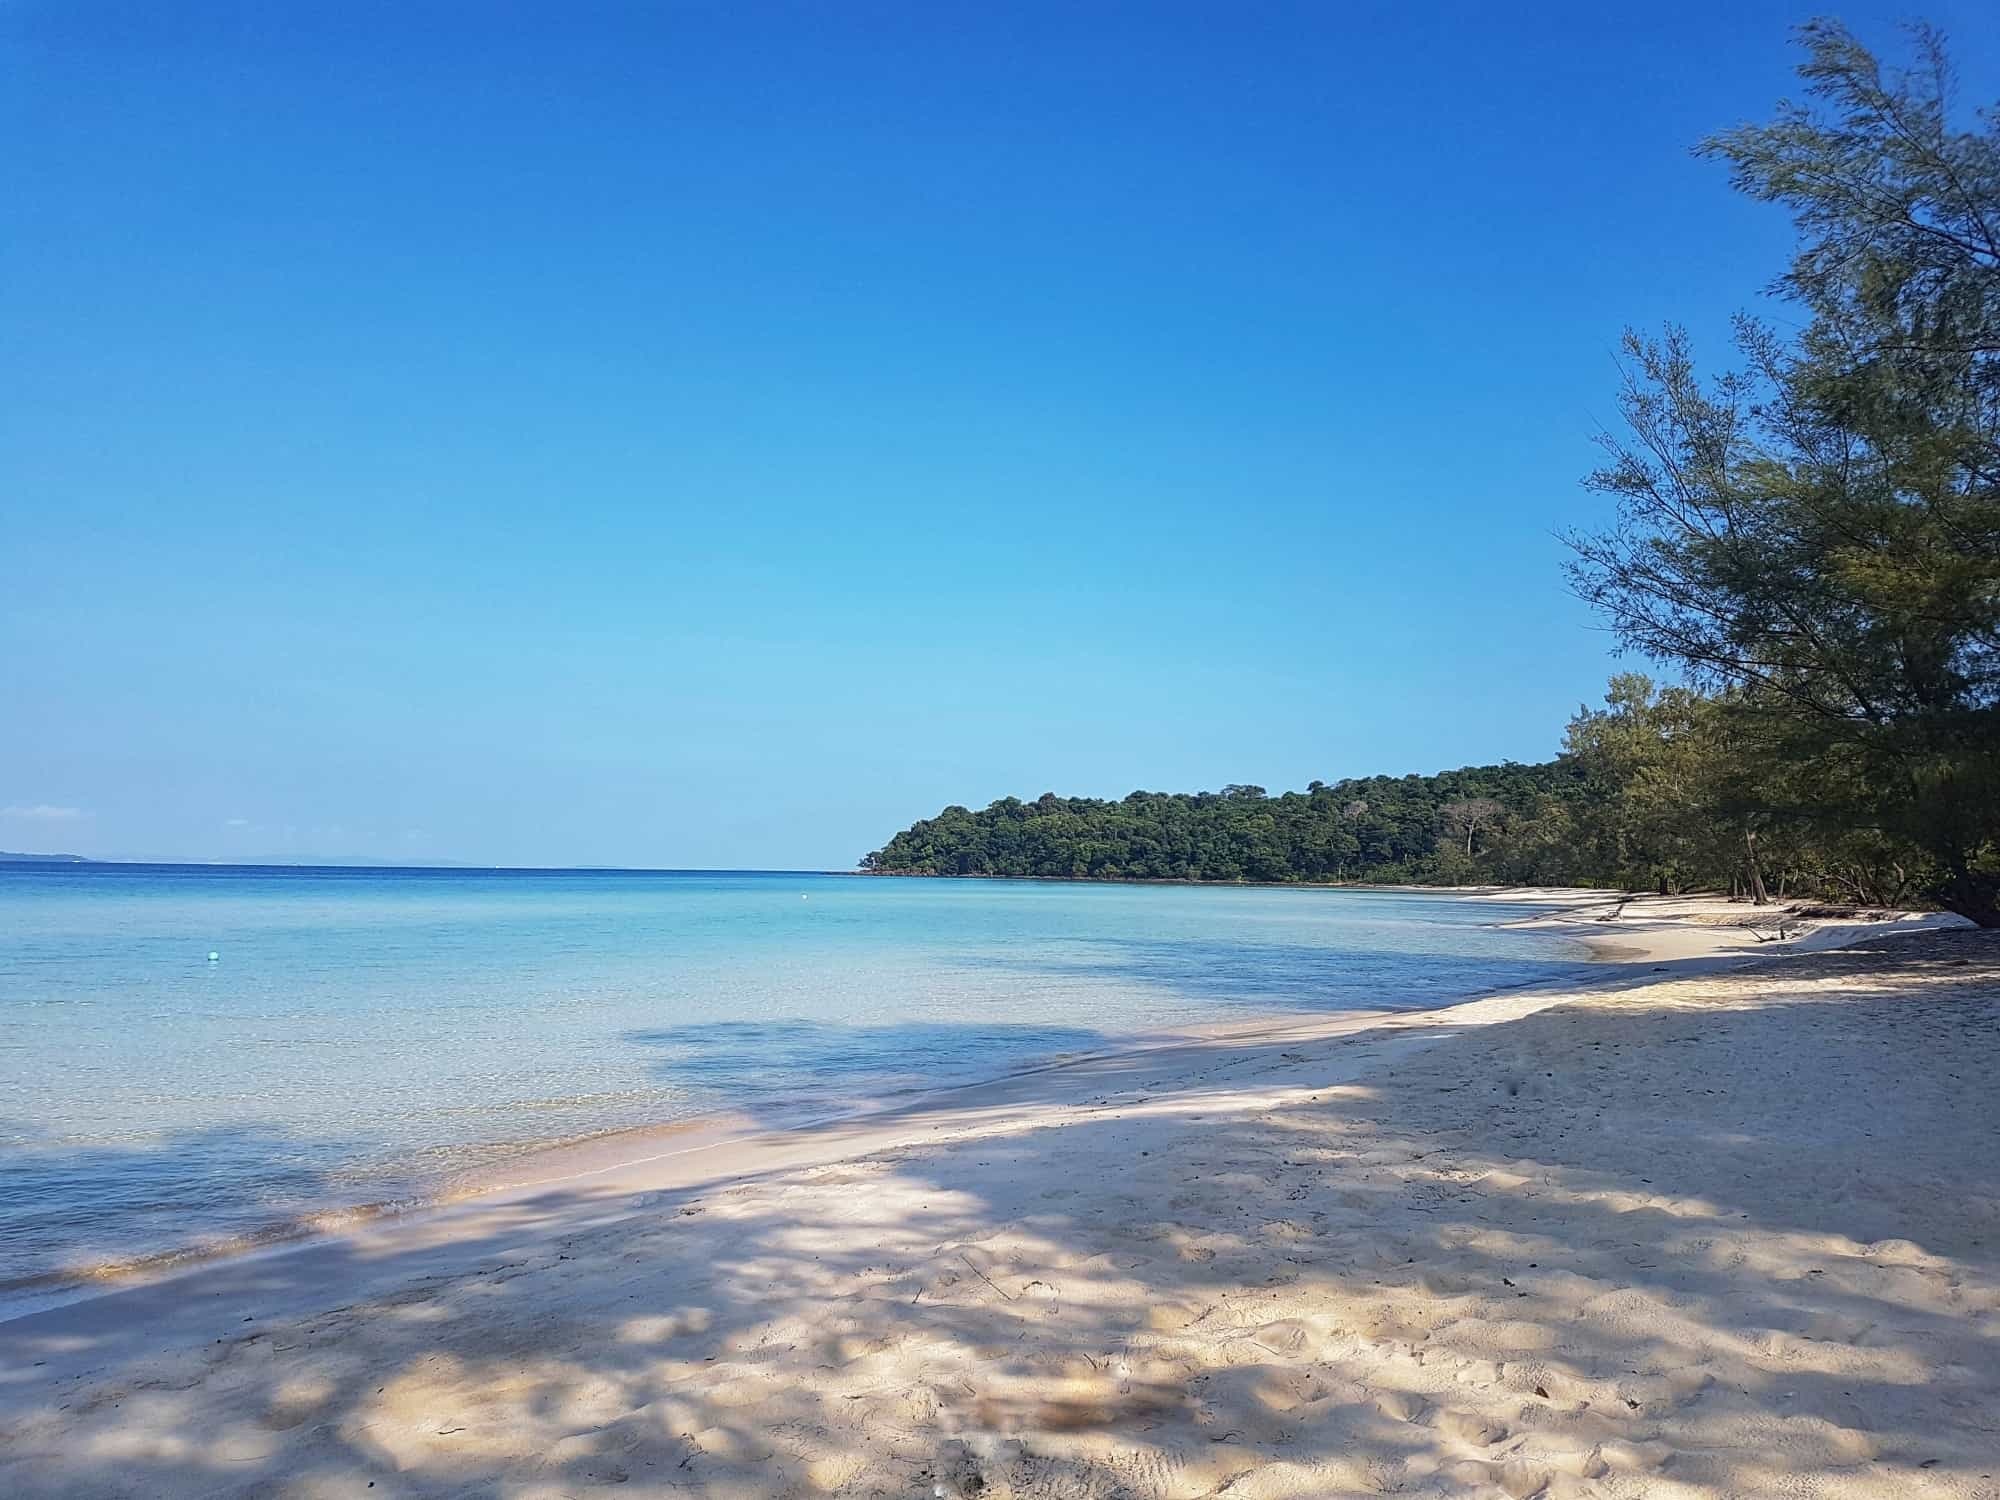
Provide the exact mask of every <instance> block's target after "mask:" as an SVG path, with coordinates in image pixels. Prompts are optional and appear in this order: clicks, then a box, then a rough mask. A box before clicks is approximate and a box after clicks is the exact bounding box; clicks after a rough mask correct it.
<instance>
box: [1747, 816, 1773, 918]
mask: <svg viewBox="0 0 2000 1500" xmlns="http://www.w3.org/2000/svg"><path fill="white" fill-rule="evenodd" d="M1743 854H1744V858H1745V859H1746V860H1747V861H1748V862H1749V866H1750V900H1751V902H1752V903H1753V904H1754V905H1757V906H1769V905H1770V904H1771V893H1770V892H1769V891H1767V890H1765V889H1764V872H1763V871H1762V870H1761V869H1759V868H1758V867H1757V835H1756V834H1754V833H1752V832H1751V831H1750V830H1749V829H1747V828H1746V829H1744V830H1743Z"/></svg>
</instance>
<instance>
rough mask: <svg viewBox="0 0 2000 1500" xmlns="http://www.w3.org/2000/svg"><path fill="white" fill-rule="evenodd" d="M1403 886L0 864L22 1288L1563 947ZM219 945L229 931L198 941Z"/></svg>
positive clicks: (17, 1279) (12, 1232)
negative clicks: (658, 1142)
mask: <svg viewBox="0 0 2000 1500" xmlns="http://www.w3.org/2000/svg"><path fill="white" fill-rule="evenodd" d="M1519 914H1520V913H1519V912H1518V911H1516V910H1515V909H1512V908H1508V907H1504V906H1493V905H1488V904H1483V903H1481V904H1475V903H1466V902H1459V901H1453V900H1450V899H1447V898H1436V897H1427V896H1422V895H1410V894H1402V893H1375V892H1353V891H1323V890H1321V891H1315V890H1269V889H1247V888H1213V887H1201V888H1195V887H1185V886H1130V885H1069V884H1051V883H1039V882H1011V881H987V880H962V881H935V880H893V879H890V880H885V879H869V878H863V877H854V876H825V875H788V874H699V873H623V872H619V873H598V872H583V871H565V872H539V871H476V872H470V871H416V870H285V869H256V870H251V869H233V868H218V867H209V866H129V865H127V866H120V865H109V866H103V865H100V866H67V867H65V866H22V865H14V866H8V865H0V1303H4V1300H5V1299H6V1298H7V1296H8V1293H9V1290H10V1289H11V1291H12V1293H13V1294H14V1297H15V1300H16V1302H17V1304H18V1300H19V1299H20V1298H21V1297H24V1296H27V1295H28V1294H29V1290H28V1288H29V1285H34V1286H36V1287H37V1288H38V1291H37V1295H40V1294H41V1291H42V1290H45V1286H44V1284H45V1281H46V1278H48V1277H49V1276H51V1275H52V1274H54V1273H56V1272H58V1271H61V1270H64V1269H66V1268H68V1269H73V1268H77V1267H82V1266H89V1265H96V1264H102V1263H105V1262H111V1261H122V1260H128V1259H132V1258H136V1257H141V1256H146V1255H152V1254H157V1253H160V1252H162V1251H166V1250H169V1249H179V1248H183V1247H189V1246H194V1245H199V1244H203V1243H212V1242H217V1241H223V1240H228V1239H231V1238H233V1237H239V1236H254V1235H257V1234H259V1233H262V1232H265V1231H268V1230H269V1229H270V1228H271V1227H272V1226H274V1225H277V1224H281V1223H284V1222H287V1221H290V1220H295V1219H297V1218H299V1217H301V1216H303V1215H306V1214H310V1213H313V1212H316V1211H320V1210H324V1209H328V1208H338V1207H342V1206H349V1205H358V1204H369V1203H382V1202H398V1201H410V1200H415V1199H420V1198H421V1197H422V1196H423V1195H424V1194H425V1193H426V1192H427V1191H428V1190H429V1189H430V1188H431V1187H432V1186H434V1185H435V1184H436V1182H437V1181H438V1180H439V1179H440V1177H442V1176H443V1175H444V1174H446V1173H448V1172H451V1171H453V1170H455V1169H459V1168H464V1167H469V1166H477V1165H480V1164H482V1163H485V1162H489V1161H492V1160H495V1159H498V1158H500V1157H502V1156H504V1155H507V1154H509V1153H515V1152H519V1151H522V1150H524V1149H528V1148H531V1147H533V1146H535V1145H537V1144H542V1143H546V1142H549V1141H553V1140H560V1139H564V1138H568V1137H574V1136H578V1135H583V1134H587V1133H590V1132H594V1131H602V1130H609V1129H616V1128H621V1127H627V1126H635V1125H645V1124H655V1123H661V1122H666V1121H672V1120H676V1119H682V1118H686V1117H690V1116H694V1115H699V1114H704V1113H710V1112H713V1111H717V1110H723V1109H730V1110H738V1111H742V1112H746V1113H748V1114H750V1115H753V1116H756V1117H758V1118H762V1119H768V1120H771V1121H779V1122H781V1121H784V1120H790V1119H799V1118H803V1117H805V1116H809V1115H812V1114H817V1113H825V1112H827V1111H829V1110H832V1109H836V1108H839V1107H843V1106H845V1105H849V1104H852V1103H856V1102H859V1101H863V1100H871V1099H881V1098H885V1097H888V1096H891V1095H893V1094H894V1093H895V1092H897V1091H899V1090H905V1089H911V1088H918V1087H934V1086H937V1085H940V1084H950V1083H954V1082H962V1081H968V1080H971V1079H975V1078H981V1077H990V1076H992V1075H995V1074H998V1073H1003V1072H1006V1071H1009V1070H1011V1069H1013V1068H1016V1067H1018V1066H1020V1065H1022V1064H1024V1063H1026V1062H1029V1061H1031V1060H1033V1059H1035V1058H1038V1057H1045V1056H1048V1055H1050V1054H1054V1053H1062V1052H1074V1051H1082V1050H1089V1049H1093V1048H1097V1047H1101V1046H1104V1045H1107V1044H1109V1043H1114V1042H1116V1041H1117V1040H1118V1039H1120V1038H1125V1037H1131V1036H1134V1035H1137V1034H1142V1033H1158V1032H1171V1031H1173V1030H1175V1029H1177V1028H1182V1027H1186V1026H1189V1025H1191V1024H1199V1023H1212V1022H1216V1021H1219V1020H1228V1019H1231V1018H1249V1017H1253V1016H1258V1015H1269V1014H1273V1013H1277V1012H1304V1011H1333V1010H1341V1009H1353V1008H1375V1007H1382V1006H1405V1007H1410V1006H1423V1005H1430V1004H1436V1003H1439V1002H1441V1001H1444V1000H1449V999H1454V998H1458V997H1462V996H1465V995H1468V994H1474V993H1481V992H1485V991H1488V990H1492V989H1496V988H1502V987H1508V986H1515V985H1521V984H1529V983H1534V982H1537V981H1541V980H1546V979H1551V978H1555V977H1559V976H1561V975H1563V974H1565V973H1570V972H1574V971H1575V970H1576V969H1578V968H1580V967H1581V966H1582V965H1581V964H1580V962H1579V960H1580V958H1581V955H1580V953H1579V952H1578V950H1577V949H1576V948H1575V947H1574V946H1573V945H1571V944H1568V943H1566V942H1563V941H1561V940H1559V939H1555V938H1551V937H1546V936H1536V935H1530V934H1525V933H1521V932H1496V931H1494V930H1492V926H1491V924H1493V923H1495V922H1497V921H1502V920H1505V919H1507V918H1508V917H1510V916H1515V915H1519ZM211 951H214V952H215V953H217V954H218V958H217V960H216V961H215V962H212V963H211V962H210V961H209V959H208V955H209V953H210V952H211Z"/></svg>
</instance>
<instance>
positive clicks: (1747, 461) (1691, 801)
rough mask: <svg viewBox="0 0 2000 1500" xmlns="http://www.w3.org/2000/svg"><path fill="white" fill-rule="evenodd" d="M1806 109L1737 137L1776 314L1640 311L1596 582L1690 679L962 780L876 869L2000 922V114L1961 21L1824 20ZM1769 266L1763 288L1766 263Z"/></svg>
mask: <svg viewBox="0 0 2000 1500" xmlns="http://www.w3.org/2000/svg"><path fill="white" fill-rule="evenodd" d="M1801 41H1802V43H1803V45H1804V49H1805V54H1806V55H1805V60H1804V62H1803V63H1802V65H1801V66H1800V69H1799V73H1800V77H1801V78H1802V80H1803V82H1804V87H1805V92H1806V102H1804V103H1790V102H1786V103H1782V104H1780V105H1779V106H1778V108H1777V110H1776V111H1775V113H1774V115H1773V117H1772V118H1771V119H1770V120H1769V121H1767V122H1765V123H1762V124H1748V125H1742V126H1738V127H1736V128H1733V129H1730V130H1726V131H1723V132H1721V133H1720V134H1717V135H1715V136H1712V137H1710V138H1709V139H1708V140H1706V141H1704V142H1702V143H1701V145H1700V146H1699V147H1698V148H1697V149H1698V152H1699V154H1701V155H1703V156H1705V157H1708V158H1710V159H1713V160H1716V161H1718V162H1720V163H1721V164H1722V165H1723V166H1725V167H1726V168H1727V169H1728V171H1729V174H1730V180H1731V182H1732V184H1733V185H1734V186H1735V187H1736V188H1737V189H1739V190H1740V191H1742V192H1743V193H1745V194H1747V195H1749V196H1750V197H1752V198H1754V199H1756V200H1759V201H1761V202H1765V203H1771V204H1776V205H1779V206H1781V207H1783V208H1785V209H1786V210H1788V211H1789V212H1790V214H1791V217H1792V222H1793V225H1794V227H1795V230H1796V232H1797V242H1796V248H1795V254H1794V255H1793V258H1792V260H1791V263H1790V264H1789V265H1788V266H1787V267H1785V268H1783V269H1782V271H1781V273H1780V274H1779V275H1778V277H1777V278H1776V280H1775V282H1774V283H1773V284H1772V287H1771V290H1773V291H1774V292H1776V293H1777V294H1778V295H1780V296H1781V297H1783V298H1785V299H1786V300H1787V301H1788V302H1789V303H1790V304H1791V307H1790V309H1789V311H1788V313H1787V315H1786V316H1787V320H1786V323H1785V324H1784V325H1783V326H1778V325H1774V324H1770V323H1765V322H1760V321H1758V320H1755V319H1752V318H1748V317H1740V318H1738V319H1737V339H1736V345H1737V348H1736V355H1737V357H1736V360H1735V362H1734V365H1733V367H1732V368H1730V369H1727V370H1726V371H1724V372H1723V373H1721V374H1719V375H1714V376H1707V375H1704V374H1703V373H1701V372H1700V371H1699V370H1698V369H1697V363H1696V358H1695V353H1694V349H1693V347H1692V342H1691V340H1690V339H1689V338H1688V336H1687V334H1686V333H1685V332H1684V331H1683V330H1681V329H1678V328H1671V327H1670V328H1668V329H1666V330H1665V331H1664V332H1662V333H1661V334H1659V335H1657V336H1646V335H1641V334H1638V333H1629V332H1628V333H1627V334H1626V336H1625V339H1624V342H1623V345H1622V352H1623V364H1624V371H1625V380H1624V384H1623V388H1622V389H1621V391H1620V393H1619V410H1620V415H1621V417H1622V419H1623V420H1622V423H1621V425H1620V426H1619V427H1618V428H1616V429H1615V430H1613V431H1610V432H1606V433H1603V434H1600V435H1599V442H1600V444H1601V445H1602V447H1603V449H1604V452H1605V460H1604V462H1603V464H1602V465H1601V466H1600V467H1599V468H1598V469H1597V470H1596V471H1595V472H1593V473H1591V474H1590V475H1589V476H1588V477H1587V479H1586V483H1587V485H1588V486H1589V487H1590V488H1591V489H1592V490H1594V491H1596V492H1597V493H1599V494H1602V495H1603V496H1605V497H1606V498H1607V501H1608V502H1609V506H1608V514H1607V519H1606V522H1605V523H1604V528H1603V529H1602V530H1601V531H1595V532H1588V533H1582V534H1577V535H1573V536H1570V537H1569V538H1568V539H1567V540H1568V543H1569V547H1570V551H1571V559H1572V560H1571V562H1570V564H1569V568H1568V577H1569V582H1570V585H1571V587H1572V588H1573V589H1574V591H1575V592H1576V593H1577V594H1579V595H1580V596H1581V597H1582V598H1584V599H1585V600H1587V601H1588V602H1589V603H1590V604H1592V605H1593V606H1594V607H1595V608H1596V609H1597V610H1598V611H1599V612H1600V614H1601V615H1602V617H1603V618H1604V619H1605V620H1606V621H1607V623H1608V624H1609V625H1610V627H1611V629H1612V631H1613V633H1614V635H1615V636H1616V639H1617V640H1618V642H1619V645H1620V647H1621V648H1622V649H1624V650H1626V651H1629V652H1632V653H1635V654H1637V655H1640V656H1643V657H1646V658H1650V659H1651V660H1653V661H1656V662H1658V663H1660V664H1662V666H1663V667H1664V669H1665V672H1664V676H1665V678H1666V680H1667V682H1668V685H1666V686H1659V685H1656V684H1655V683H1654V682H1653V681H1651V680H1649V679H1648V678H1646V677H1644V676H1641V675H1638V674H1626V675H1621V676H1618V677H1615V678H1613V679H1612V683H1611V689H1610V692H1609V694H1608V695H1607V697H1606V701H1605V706H1604V707H1603V708H1602V709H1592V710H1586V711H1584V712H1581V713H1579V714H1578V715H1577V716H1576V718H1575V719H1573V720H1572V721H1571V723H1570V725H1569V726H1568V730H1567V734H1566V736H1565V738H1564V741H1563V749H1562V752H1561V754H1559V755H1558V756H1557V757H1556V758H1555V759H1554V760H1551V761H1548V762H1545V763H1542V764H1537V765H1513V764H1508V765H1498V766H1477V767H1467V768H1466V769H1464V770H1459V771H1447V772H1444V773H1441V774H1439V775H1436V776H1404V777H1388V776H1377V777H1368V778H1364V779H1360V780H1346V781H1338V782H1334V783H1332V784H1330V785H1328V784H1321V783H1318V782H1315V783H1313V784H1312V785H1311V786H1310V787H1308V788H1307V789H1306V790H1304V791H1298V792H1286V793H1284V794H1281V795H1278V796H1270V795H1267V794H1266V793H1265V792H1264V790H1263V789H1262V788H1260V787H1254V786H1230V787H1225V788H1223V789H1222V790H1221V791H1219V792H1201V793H1193V794H1173V793H1155V792H1134V793H1132V794H1131V795H1130V796H1128V797H1126V798H1124V799H1123V800H1121V801H1116V802H1112V801H1102V800H1092V799H1078V798H1061V797H1057V796H1054V795H1053V794H1050V795H1045V796H1042V797H1039V798H1037V799H1036V800H1035V801H1033V802H1022V801H1018V800H1016V799H1014V798H1005V799H1003V800H1001V801H999V802H996V803H993V804H992V805H991V806H989V807H987V808H985V809H983V810H981V811H979V812H973V811H970V810H969V809H966V808H963V807H950V808H946V809H945V810H944V811H943V812H942V813H940V814H939V815H938V816H936V817H934V818H927V819H925V820H923V821H921V822H919V823H917V824H915V825H914V826H912V827H910V828H908V829H905V830H904V831H903V832H901V833H899V834H897V835H896V836H895V837H894V838H892V839H890V840H889V842H888V843H887V844H885V845H884V846H883V847H882V848H881V849H879V850H877V851H875V852H874V853H873V854H870V855H868V856H867V857H866V858H865V859H864V860H863V861H862V866H863V868H864V869H867V870H871V871H876V872H880V873H899V874H903V873H906V874H929V875H972V874H991V875H1040V876H1061V877H1071V878H1075V877H1086V878H1091V877H1094V878H1105V879H1109V878H1125V879H1171V880H1226V881H1234V880H1253V881H1343V880H1345V881H1410V882H1436V883H1461V882H1473V881H1481V882H1484V881H1492V882H1501V883H1515V882H1522V883H1564V884H1588V885H1610V886H1621V887H1626V888H1637V889H1647V890H1653V889H1658V890H1664V891H1676V890H1686V889H1697V888H1699V889H1728V890H1736V891H1740V892H1742V893H1743V894H1745V895H1746V896H1748V897H1749V898H1751V899H1753V900H1759V901H1762V900H1766V899H1769V898H1770V897H1771V896H1773V895H1778V894H1797V895H1812V896H1825V897H1829V898H1834V899H1840V900H1845V901H1855V902H1864V903H1869V904H1896V903H1904V902H1926V901H1927V902H1934V903H1936V904H1938V905H1941V906H1944V907H1946V908H1949V909H1950V910H1953V911H1957V912H1960V913H1962V914H1964V915H1965V916H1968V917H1970V918H1972V919H1973V920H1974V921H1976V922H1978V923H1980V924H1981V925H1982V926H2000V109H1989V110H1988V111H1986V112H1985V113H1984V114H1982V115H1975V116H1972V120H1973V126H1972V128H1964V127H1962V126H1960V125H1958V124H1956V123H1954V119H1953V110H1952V79H1951V71H1950V68H1949V65H1948V60H1947V58H1946V55H1945V48H1944V44H1943V42H1942V40H1941V39H1940V38H1939V37H1938V36H1937V35H1936V34H1935V33H1933V32H1931V31H1929V30H1926V29H1924V28H1917V29H1915V30H1914V31H1913V32H1912V33H1911V47H1910V51H1911V53H1912V56H1911V58H1910V61H1909V64H1908V66H1906V67H1901V68H1889V67H1885V66H1884V65H1883V64H1882V63H1881V62H1879V61H1878V60H1877V58H1876V57H1875V56H1874V55H1873V54H1872V53H1871V52H1870V51H1869V50H1868V49H1867V48H1866V47H1865V46H1863V45H1862V43H1861V42H1860V41H1859V40H1857V39H1856V38H1855V37H1854V36H1852V35H1851V34H1850V33H1849V32H1847V31H1846V30H1845V29H1844V28H1842V27H1841V26H1839V25H1838V24H1835V23H1831V22H1815V23H1813V24H1811V25H1809V26H1807V27H1804V28H1802V31H1801ZM1746 290H1747V289H1746Z"/></svg>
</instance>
